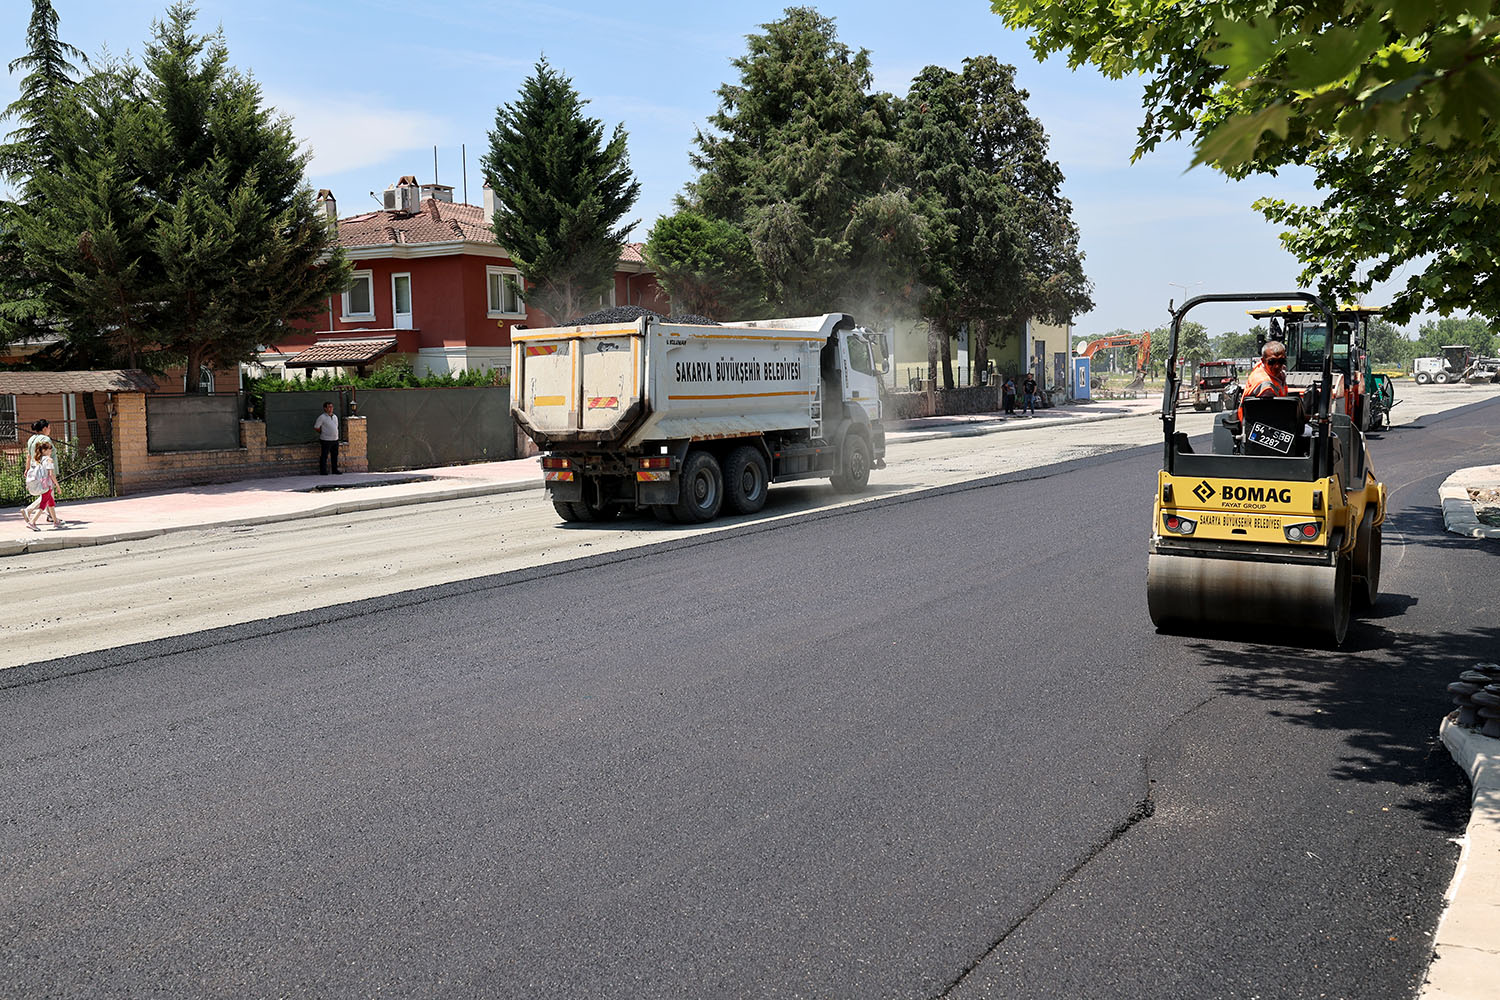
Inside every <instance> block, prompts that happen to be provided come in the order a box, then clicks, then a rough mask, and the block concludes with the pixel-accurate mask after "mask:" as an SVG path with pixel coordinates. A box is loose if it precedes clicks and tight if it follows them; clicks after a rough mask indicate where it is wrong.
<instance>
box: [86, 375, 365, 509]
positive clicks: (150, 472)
mask: <svg viewBox="0 0 1500 1000" xmlns="http://www.w3.org/2000/svg"><path fill="white" fill-rule="evenodd" d="M113 411H114V432H115V493H116V494H117V495H119V496H125V495H127V494H130V493H144V492H148V491H150V490H169V489H173V488H175V487H178V486H193V485H198V484H202V483H230V482H235V481H237V480H241V479H268V478H271V477H274V476H306V475H316V474H317V471H318V454H319V451H320V449H319V446H318V445H317V444H316V443H313V444H288V445H269V446H268V445H267V444H266V425H265V423H264V422H262V421H259V420H241V421H240V447H238V448H226V449H223V450H219V451H172V452H158V453H156V454H150V453H148V452H147V451H146V396H145V394H144V393H137V392H132V393H120V394H118V395H116V396H115V397H114V405H113ZM344 428H345V430H346V431H347V432H348V437H349V440H348V442H347V443H346V444H342V445H340V446H339V468H340V469H343V470H345V471H347V472H367V471H369V468H370V463H369V459H368V457H367V456H368V441H369V439H368V436H367V435H368V431H367V430H366V428H365V418H364V417H348V418H346V419H345V423H344Z"/></svg>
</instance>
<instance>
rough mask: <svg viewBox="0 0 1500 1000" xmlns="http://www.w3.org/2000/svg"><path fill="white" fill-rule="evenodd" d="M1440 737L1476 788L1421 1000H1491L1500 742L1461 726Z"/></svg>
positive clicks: (1499, 958)
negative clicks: (1461, 851) (1488, 999)
mask: <svg viewBox="0 0 1500 1000" xmlns="http://www.w3.org/2000/svg"><path fill="white" fill-rule="evenodd" d="M1456 718H1457V713H1454V714H1453V715H1449V716H1447V717H1445V718H1444V719H1443V721H1442V724H1441V725H1440V726H1439V727H1438V734H1439V735H1440V736H1441V737H1442V740H1443V744H1444V745H1445V746H1447V748H1448V752H1449V753H1451V754H1452V755H1453V760H1454V761H1455V762H1456V763H1457V764H1458V766H1459V767H1461V768H1463V769H1464V771H1465V772H1466V773H1467V774H1468V775H1469V781H1470V782H1471V783H1472V784H1473V786H1474V792H1473V807H1472V811H1471V812H1470V814H1469V826H1468V829H1467V830H1466V831H1465V833H1464V840H1463V853H1462V854H1461V855H1460V856H1459V859H1458V870H1457V871H1456V872H1455V873H1454V875H1453V884H1452V885H1451V886H1449V888H1448V906H1447V908H1446V909H1445V910H1444V911H1443V916H1442V919H1441V920H1440V921H1439V922H1438V927H1437V933H1436V934H1435V935H1434V937H1433V951H1434V953H1435V954H1434V956H1433V959H1432V964H1431V965H1430V966H1429V967H1428V969H1427V981H1426V983H1425V984H1424V985H1423V987H1422V991H1421V994H1420V996H1421V1000H1487V998H1490V997H1494V996H1496V995H1497V994H1500V934H1497V933H1496V930H1495V929H1496V928H1497V927H1500V740H1496V739H1491V738H1490V737H1488V736H1483V735H1481V734H1480V733H1478V732H1476V731H1473V730H1469V729H1464V728H1462V727H1460V726H1459V725H1458V724H1457V723H1456V722H1455V721H1454V720H1455V719H1456Z"/></svg>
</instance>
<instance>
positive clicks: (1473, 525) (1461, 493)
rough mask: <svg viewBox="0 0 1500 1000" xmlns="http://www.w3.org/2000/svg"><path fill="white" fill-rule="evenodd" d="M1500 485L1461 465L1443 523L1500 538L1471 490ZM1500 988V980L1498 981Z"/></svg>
mask: <svg viewBox="0 0 1500 1000" xmlns="http://www.w3.org/2000/svg"><path fill="white" fill-rule="evenodd" d="M1495 487H1500V465H1476V466H1473V467H1472V468H1468V469H1459V470H1458V471H1457V472H1455V473H1454V474H1453V475H1451V476H1449V477H1448V478H1447V479H1445V480H1443V485H1442V486H1440V487H1438V499H1439V501H1440V502H1441V503H1442V505H1443V526H1444V527H1445V528H1447V530H1448V531H1450V532H1452V533H1453V534H1455V535H1463V536H1465V537H1467V538H1500V528H1493V527H1491V526H1489V525H1487V524H1482V523H1481V522H1480V520H1479V516H1478V513H1477V512H1476V510H1475V506H1474V501H1472V500H1470V499H1469V490H1470V489H1471V488H1472V489H1484V488H1495ZM1497 989H1500V983H1497Z"/></svg>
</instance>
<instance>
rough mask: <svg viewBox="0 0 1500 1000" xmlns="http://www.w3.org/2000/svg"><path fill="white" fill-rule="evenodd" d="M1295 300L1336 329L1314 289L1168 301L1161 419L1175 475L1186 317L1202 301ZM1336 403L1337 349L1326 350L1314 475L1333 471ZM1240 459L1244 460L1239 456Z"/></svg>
mask: <svg viewBox="0 0 1500 1000" xmlns="http://www.w3.org/2000/svg"><path fill="white" fill-rule="evenodd" d="M1288 300H1295V301H1298V302H1305V303H1307V304H1308V306H1309V309H1308V312H1309V313H1312V312H1314V311H1316V312H1319V313H1321V314H1322V315H1323V317H1324V320H1325V321H1326V322H1327V323H1328V329H1329V330H1332V329H1333V326H1334V323H1335V322H1336V321H1337V316H1336V315H1335V313H1334V312H1333V311H1332V310H1331V309H1329V308H1328V306H1327V305H1325V304H1324V302H1323V300H1322V299H1321V298H1319V297H1318V296H1316V295H1314V294H1312V293H1311V292H1238V293H1235V292H1230V293H1222V294H1210V295H1195V296H1193V297H1192V298H1190V299H1188V300H1187V301H1186V302H1184V303H1183V304H1182V307H1181V308H1180V309H1173V308H1172V307H1171V304H1170V303H1169V304H1168V307H1167V310H1168V312H1169V313H1171V316H1172V332H1171V338H1170V340H1169V341H1168V344H1167V384H1166V388H1165V389H1164V390H1163V391H1162V400H1161V423H1162V431H1163V436H1164V438H1165V441H1164V444H1163V450H1164V453H1165V454H1164V455H1163V459H1162V468H1164V469H1165V470H1166V471H1167V472H1168V473H1170V474H1172V475H1177V474H1178V471H1177V457H1178V456H1177V447H1176V445H1175V443H1174V439H1173V435H1174V434H1175V433H1176V432H1177V395H1178V392H1179V391H1180V382H1181V379H1180V378H1178V375H1177V347H1178V343H1179V340H1180V335H1181V333H1182V321H1183V319H1184V318H1185V317H1186V316H1187V314H1188V313H1189V312H1191V311H1192V310H1194V309H1196V308H1198V307H1199V306H1201V305H1209V304H1211V303H1216V302H1226V303H1242V302H1286V301H1288ZM1332 405H1333V351H1332V350H1327V351H1324V352H1323V386H1322V389H1321V391H1320V392H1319V393H1318V412H1317V413H1316V414H1315V415H1314V418H1313V421H1314V423H1315V425H1316V427H1317V432H1318V438H1317V441H1318V443H1317V447H1316V449H1314V452H1313V456H1312V457H1313V463H1312V465H1313V467H1312V470H1311V471H1312V475H1311V476H1310V477H1309V478H1311V479H1321V478H1324V477H1325V476H1330V475H1332V474H1333V471H1334V470H1333V464H1334V463H1333V425H1332V422H1331V419H1330V417H1329V413H1330V410H1331V408H1332ZM1237 461H1243V459H1238V460H1237Z"/></svg>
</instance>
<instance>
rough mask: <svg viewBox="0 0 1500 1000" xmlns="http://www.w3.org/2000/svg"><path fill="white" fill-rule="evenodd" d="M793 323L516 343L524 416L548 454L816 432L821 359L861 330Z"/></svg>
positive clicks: (574, 335) (543, 335) (611, 331)
mask: <svg viewBox="0 0 1500 1000" xmlns="http://www.w3.org/2000/svg"><path fill="white" fill-rule="evenodd" d="M783 322H784V321H777V322H776V323H775V324H774V325H770V324H768V325H767V326H765V327H757V326H754V325H742V324H736V325H733V326H689V325H685V324H672V323H664V322H662V321H660V320H658V319H653V318H650V317H642V318H641V319H639V320H637V321H636V322H635V323H634V324H632V325H621V324H606V325H600V326H570V327H552V328H547V329H538V330H521V331H516V332H514V333H513V334H512V336H511V340H512V344H513V346H512V365H511V408H512V413H513V414H514V415H515V418H516V422H517V423H518V425H519V426H520V427H521V428H522V429H523V430H524V431H525V432H526V433H527V434H528V435H530V437H531V438H532V439H533V440H535V441H536V442H537V444H538V445H539V446H541V447H543V448H558V447H561V446H568V445H575V446H582V447H589V446H597V447H605V448H609V449H610V450H616V449H618V450H630V449H632V448H635V447H639V446H641V445H644V444H647V443H651V442H657V441H671V440H703V439H706V438H723V437H739V436H743V435H748V434H759V433H765V432H768V431H790V430H799V429H806V430H815V428H816V425H817V421H816V419H815V417H816V414H817V413H818V404H820V403H821V385H822V381H821V376H820V365H819V351H820V350H821V349H822V347H823V345H824V344H825V343H827V341H828V339H829V337H830V336H831V335H832V333H833V331H834V330H835V329H836V328H838V327H839V326H841V325H843V324H850V325H852V320H849V319H848V317H845V316H843V315H842V314H838V313H835V314H830V315H828V316H821V317H814V318H812V319H810V320H808V321H806V322H805V324H804V325H805V326H809V327H811V329H788V328H784V327H783Z"/></svg>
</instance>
